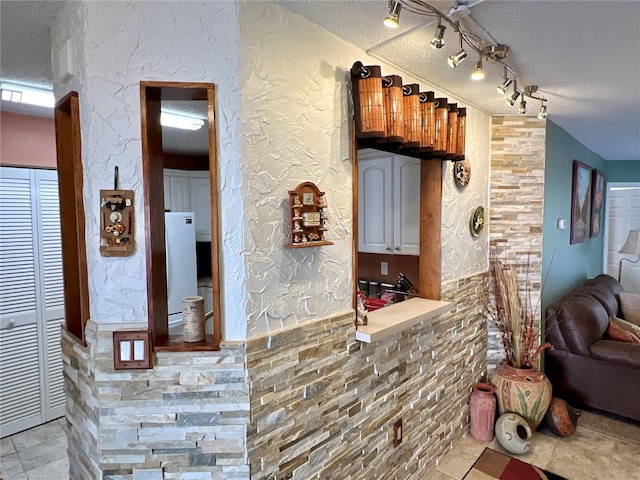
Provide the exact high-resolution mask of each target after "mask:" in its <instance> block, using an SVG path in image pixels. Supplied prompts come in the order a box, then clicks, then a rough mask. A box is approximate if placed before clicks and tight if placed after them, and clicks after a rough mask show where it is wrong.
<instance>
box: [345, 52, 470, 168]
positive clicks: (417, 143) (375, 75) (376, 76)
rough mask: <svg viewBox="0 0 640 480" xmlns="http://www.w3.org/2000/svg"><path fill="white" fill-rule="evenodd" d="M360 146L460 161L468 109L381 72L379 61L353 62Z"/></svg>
mask: <svg viewBox="0 0 640 480" xmlns="http://www.w3.org/2000/svg"><path fill="white" fill-rule="evenodd" d="M351 84H352V87H353V106H354V120H355V137H356V140H357V142H358V148H375V149H378V150H384V151H387V152H393V153H399V154H402V155H405V156H408V157H415V158H420V159H431V158H433V159H439V160H452V161H456V160H464V158H465V157H464V156H465V152H464V149H465V138H464V137H465V135H466V109H465V108H464V107H458V105H457V104H455V103H451V104H449V103H448V100H447V98H434V97H435V94H434V93H433V92H420V85H418V84H417V83H411V84H408V85H402V77H400V76H398V75H387V76H382V70H381V68H380V66H379V65H367V66H365V65H363V64H362V62H355V63H354V64H353V66H352V67H351Z"/></svg>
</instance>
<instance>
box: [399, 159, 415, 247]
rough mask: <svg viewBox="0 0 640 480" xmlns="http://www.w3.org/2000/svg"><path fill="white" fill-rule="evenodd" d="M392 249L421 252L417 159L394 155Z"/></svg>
mask: <svg viewBox="0 0 640 480" xmlns="http://www.w3.org/2000/svg"><path fill="white" fill-rule="evenodd" d="M393 196H394V202H393V209H394V212H393V219H394V220H393V222H394V229H393V253H395V254H400V255H419V254H420V159H417V158H410V157H403V156H401V155H395V157H394V159H393Z"/></svg>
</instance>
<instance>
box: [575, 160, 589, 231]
mask: <svg viewBox="0 0 640 480" xmlns="http://www.w3.org/2000/svg"><path fill="white" fill-rule="evenodd" d="M590 200H591V167H590V166H589V165H585V164H584V163H582V162H580V161H578V160H574V161H573V183H572V188H571V238H570V243H571V244H574V243H582V242H584V239H585V238H586V237H587V221H588V219H589V217H588V214H589V201H590Z"/></svg>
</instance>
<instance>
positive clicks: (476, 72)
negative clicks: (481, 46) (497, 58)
mask: <svg viewBox="0 0 640 480" xmlns="http://www.w3.org/2000/svg"><path fill="white" fill-rule="evenodd" d="M471 80H476V81H478V80H484V70H483V69H482V55H480V58H478V61H477V62H476V63H475V64H474V66H473V72H472V73H471Z"/></svg>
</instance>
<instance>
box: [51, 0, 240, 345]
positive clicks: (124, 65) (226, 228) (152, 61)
mask: <svg viewBox="0 0 640 480" xmlns="http://www.w3.org/2000/svg"><path fill="white" fill-rule="evenodd" d="M236 17H237V14H236V4H235V3H233V2H70V3H69V4H68V5H66V6H65V7H64V9H63V11H62V12H61V14H60V15H59V16H58V19H57V22H56V24H55V25H54V27H53V30H52V38H53V51H54V52H56V51H57V50H58V49H59V48H60V46H61V45H62V43H63V42H64V41H65V40H66V39H67V38H69V37H72V38H73V39H74V41H75V52H76V53H75V61H74V64H75V65H76V77H75V78H74V79H72V80H71V82H70V83H69V84H68V85H61V84H60V83H59V82H57V83H56V85H55V92H56V96H57V97H58V98H60V96H62V95H64V94H66V93H67V92H68V91H70V90H76V91H78V93H79V98H80V111H81V125H82V157H83V166H84V206H85V213H86V220H87V221H86V226H87V232H86V234H87V235H86V237H87V261H88V269H89V292H90V302H91V317H92V319H93V320H94V321H96V322H98V323H102V322H125V321H126V322H130V321H145V322H146V321H147V292H146V289H147V285H146V270H145V268H146V267H145V265H146V263H145V247H144V238H145V225H144V216H143V205H142V193H143V190H142V153H141V140H140V138H141V136H140V81H144V80H162V81H192V82H193V81H195V82H214V83H215V84H216V87H217V91H216V93H217V99H216V113H217V115H216V129H217V132H218V145H217V148H218V161H219V163H220V165H221V167H220V181H221V187H222V188H221V200H222V202H221V204H222V205H223V208H222V215H221V221H222V229H223V232H224V233H223V236H222V241H223V248H224V253H225V254H224V258H223V262H222V268H223V271H224V274H225V282H224V285H223V293H224V298H225V302H224V306H223V308H224V312H225V315H224V316H225V318H226V319H234V320H235V322H233V323H232V324H229V322H227V325H226V334H225V338H231V339H237V338H244V326H243V324H244V321H243V320H244V310H243V307H242V306H243V304H244V303H245V302H244V300H243V297H244V296H245V295H244V291H245V290H244V288H243V286H242V283H243V279H244V272H243V268H244V267H243V264H242V261H241V259H240V255H239V254H240V250H239V247H238V244H239V241H240V238H242V232H241V229H242V222H241V219H240V216H239V215H238V207H237V206H238V205H241V204H242V195H241V192H240V188H241V184H242V182H241V177H240V169H239V161H238V159H239V158H240V147H239V140H238V135H237V133H236V122H237V119H238V112H239V104H240V91H239V88H238V82H237V62H238V44H239V40H238V31H237V19H236ZM54 64H55V62H54ZM54 68H55V67H54ZM54 73H55V72H54ZM116 165H117V166H118V167H119V169H120V186H121V188H124V189H132V190H134V191H135V201H136V209H135V211H136V218H135V223H136V229H135V241H136V250H135V253H134V255H132V256H130V257H126V258H103V257H101V256H100V252H99V215H98V212H99V206H100V205H99V191H100V189H110V188H112V187H113V171H114V167H115V166H116ZM225 206H226V207H225ZM238 319H241V321H238Z"/></svg>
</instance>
